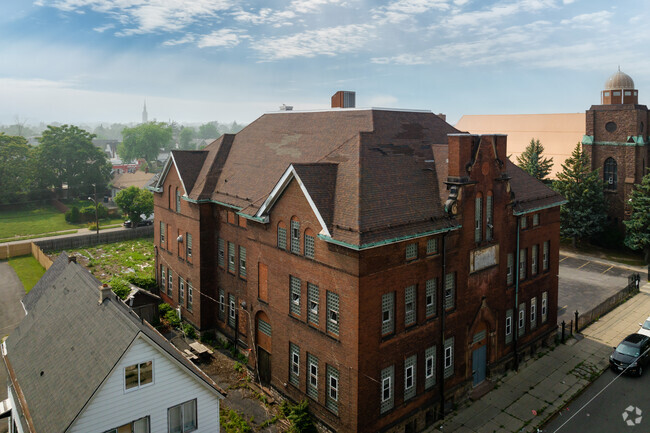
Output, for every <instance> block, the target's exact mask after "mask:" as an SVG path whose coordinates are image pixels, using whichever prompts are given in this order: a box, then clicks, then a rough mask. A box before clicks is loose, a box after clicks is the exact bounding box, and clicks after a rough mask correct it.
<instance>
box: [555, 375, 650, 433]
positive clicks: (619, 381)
mask: <svg viewBox="0 0 650 433" xmlns="http://www.w3.org/2000/svg"><path fill="white" fill-rule="evenodd" d="M648 389H650V374H648V372H646V373H644V375H643V376H641V377H633V376H627V375H619V374H618V373H614V372H613V371H612V370H611V369H608V370H607V371H605V373H603V374H602V376H600V377H599V378H598V379H597V380H596V381H595V382H594V383H592V384H591V385H590V386H589V387H588V388H587V389H586V391H585V392H584V393H583V394H582V395H581V396H580V397H578V398H577V399H576V400H574V401H573V402H572V403H571V404H570V405H568V406H567V407H565V408H563V409H562V410H561V411H560V414H558V415H557V416H556V417H555V418H554V419H553V420H552V421H551V422H550V423H548V424H547V425H546V426H544V428H543V431H544V433H556V432H557V433H572V432H589V433H612V432H630V433H633V432H644V433H647V432H648V431H650V393H649V392H648Z"/></svg>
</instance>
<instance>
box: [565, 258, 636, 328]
mask: <svg viewBox="0 0 650 433" xmlns="http://www.w3.org/2000/svg"><path fill="white" fill-rule="evenodd" d="M632 273H640V274H641V278H642V279H645V275H644V274H645V270H644V269H643V268H638V267H632V266H625V265H621V264H618V263H613V262H608V261H606V260H600V259H594V258H592V257H587V256H579V255H575V254H572V253H568V252H565V251H560V276H559V290H558V323H562V320H564V321H566V323H569V322H570V321H571V320H573V319H574V318H575V316H574V312H575V311H576V310H578V312H584V311H589V310H591V309H592V308H594V307H595V306H597V305H598V304H600V303H601V302H603V301H604V300H605V299H607V298H608V297H610V296H612V295H613V294H614V293H616V292H618V291H619V290H621V289H622V288H624V287H625V286H626V285H627V277H628V276H629V275H630V274H632Z"/></svg>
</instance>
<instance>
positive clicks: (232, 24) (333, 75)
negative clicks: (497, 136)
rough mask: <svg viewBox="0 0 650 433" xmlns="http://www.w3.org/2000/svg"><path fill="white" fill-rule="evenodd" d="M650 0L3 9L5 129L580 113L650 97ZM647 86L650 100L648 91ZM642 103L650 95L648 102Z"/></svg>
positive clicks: (209, 2)
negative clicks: (267, 117) (626, 87)
mask: <svg viewBox="0 0 650 433" xmlns="http://www.w3.org/2000/svg"><path fill="white" fill-rule="evenodd" d="M649 6H650V0H634V1H633V0H617V1H616V2H613V1H605V0H521V1H514V0H502V1H491V0H381V1H380V0H284V1H281V0H264V1H237V0H2V2H1V3H0V101H2V102H1V103H0V124H12V123H16V122H17V121H19V122H26V123H27V124H36V123H38V122H41V121H42V122H46V123H50V122H60V123H72V124H77V123H86V122H105V123H112V122H123V123H129V122H138V121H140V119H141V115H142V107H143V104H144V102H145V101H146V104H147V111H148V114H149V120H153V119H156V120H158V121H170V120H174V121H177V122H179V123H192V122H198V123H202V122H207V121H211V120H218V121H220V122H231V121H237V122H239V123H249V122H251V121H253V120H255V119H256V118H257V117H259V116H261V115H262V114H264V113H266V112H272V111H277V110H278V109H279V106H280V105H282V104H287V105H293V106H294V109H295V110H311V109H325V108H328V107H329V105H330V98H331V96H332V95H333V94H334V93H335V92H336V91H338V90H351V91H355V92H356V101H357V107H389V108H400V109H419V110H430V111H432V112H435V113H444V114H446V115H447V120H448V121H449V122H450V123H452V124H454V123H455V122H457V121H458V119H459V118H460V117H461V116H462V115H464V114H532V113H576V112H583V111H584V110H586V109H588V108H589V107H590V105H592V104H598V103H599V101H600V91H601V90H602V88H603V86H604V83H605V81H606V79H607V78H608V77H609V76H610V75H612V74H613V73H614V72H616V70H617V68H618V67H619V66H620V69H621V70H622V71H623V72H625V73H627V74H629V75H630V76H631V77H632V78H633V79H634V82H635V85H636V88H637V89H639V102H640V103H642V104H643V103H645V101H648V102H650V75H649V74H648V73H647V72H645V71H648V70H650V56H648V48H647V47H648V40H650V26H648V22H650V7H649ZM646 92H647V93H646ZM646 95H647V96H646Z"/></svg>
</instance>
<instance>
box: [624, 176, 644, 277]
mask: <svg viewBox="0 0 650 433" xmlns="http://www.w3.org/2000/svg"><path fill="white" fill-rule="evenodd" d="M629 203H630V207H631V208H632V213H631V214H630V218H629V219H628V220H626V221H623V223H624V224H625V241H624V242H625V245H626V246H627V247H629V248H631V249H633V250H643V252H644V256H645V262H646V264H647V265H648V275H649V276H650V172H648V173H646V175H645V176H643V179H642V180H641V183H640V184H638V185H635V186H634V189H633V190H632V193H631V194H630V202H629Z"/></svg>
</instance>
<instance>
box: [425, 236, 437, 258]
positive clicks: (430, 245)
mask: <svg viewBox="0 0 650 433" xmlns="http://www.w3.org/2000/svg"><path fill="white" fill-rule="evenodd" d="M431 254H438V238H431V239H429V240H428V241H427V255H431Z"/></svg>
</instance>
